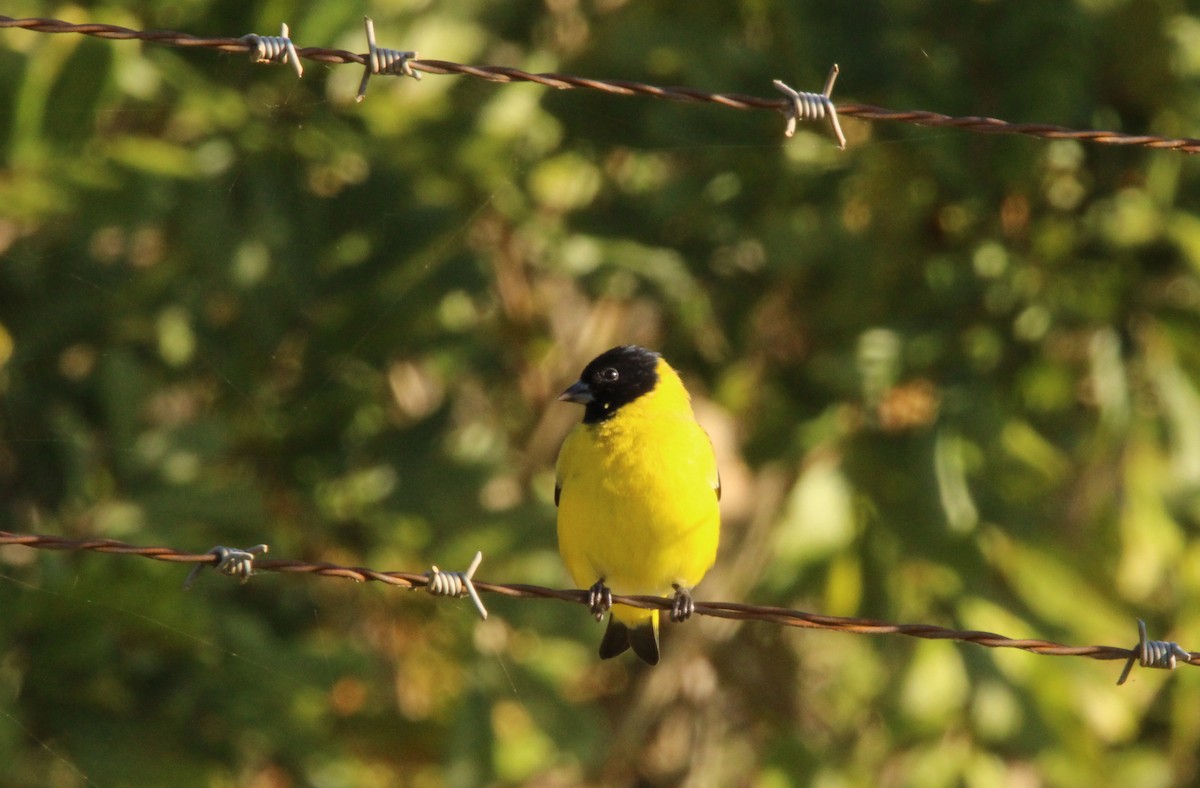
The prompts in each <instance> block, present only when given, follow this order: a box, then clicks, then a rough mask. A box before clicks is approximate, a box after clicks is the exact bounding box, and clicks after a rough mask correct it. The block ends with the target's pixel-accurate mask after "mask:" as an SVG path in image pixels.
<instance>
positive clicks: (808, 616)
mask: <svg viewBox="0 0 1200 788" xmlns="http://www.w3.org/2000/svg"><path fill="white" fill-rule="evenodd" d="M5 545H21V546H24V547H30V548H34V549H38V550H73V551H80V550H81V551H91V552H97V553H114V554H117V555H134V556H140V557H142V558H149V559H152V560H155V561H168V562H171V563H179V564H197V565H201V566H202V565H204V564H212V565H217V564H219V563H220V562H221V561H222V560H223V558H222V554H221V553H220V552H218V548H214V549H213V550H210V551H208V552H206V553H189V552H186V551H181V550H175V549H173V548H170V547H148V546H140V545H134V544H129V543H127V542H121V541H117V540H115V539H71V538H68V537H64V536H49V535H45V534H19V533H12V532H10V531H0V547H3V546H5ZM259 548H261V549H259ZM253 549H254V550H258V552H259V554H261V553H265V552H266V546H265V545H258V546H257V547H256V548H253ZM225 550H228V548H225ZM234 552H246V551H234ZM479 560H481V556H479V555H477V556H476V559H475V561H474V562H473V564H472V568H471V569H469V570H468V571H467V572H466V573H443V572H440V571H439V570H437V569H436V567H435V568H434V571H433V572H427V573H415V572H382V571H379V570H377V569H369V568H367V567H362V566H341V565H338V564H329V563H321V562H307V561H296V560H291V559H279V558H273V559H258V558H255V560H254V566H253V572H254V573H255V574H257V573H259V572H282V573H286V574H310V575H318V576H320V577H337V578H341V579H343V580H353V581H355V582H359V583H365V582H372V581H375V582H380V583H385V584H387V585H390V586H397V587H400V588H409V589H418V588H427V587H430V586H431V585H432V584H435V583H439V582H444V581H439V580H438V579H437V578H438V577H439V575H454V574H458V575H470V574H473V573H474V568H475V567H477V566H478V565H479V563H478V562H479ZM246 572H247V573H248V572H249V569H247V570H246ZM239 574H240V573H239ZM468 579H469V578H468ZM468 586H469V587H470V588H473V589H474V590H476V591H482V592H486V593H491V594H499V595H501V596H507V597H511V598H515V599H557V600H561V601H563V602H573V603H576V604H581V605H585V606H586V605H587V604H588V603H589V599H588V592H587V591H585V590H574V589H555V588H546V587H544V586H536V585H526V584H523V583H487V582H484V581H482V580H473V581H472V582H470V583H468ZM452 595H459V596H461V595H462V594H461V591H460V590H458V589H455V590H453V592H452ZM472 598H473V600H474V601H475V603H476V605H477V606H478V607H479V608H482V607H483V605H482V603H481V602H479V599H478V596H477V595H474V594H473V595H472ZM612 601H613V602H614V603H619V604H623V605H628V606H630V607H638V608H643V609H646V610H653V609H655V608H657V609H659V610H666V611H669V610H670V609H671V604H672V601H673V600H672V599H671V598H670V597H655V596H622V595H619V594H613V595H612ZM694 612H695V613H696V614H697V615H701V616H710V617H712V618H728V619H737V620H740V621H762V622H766V623H770V624H778V625H781V626H789V627H797V628H801V629H822V630H828V631H833V632H845V633H850V634H855V635H905V636H908V637H914V638H922V639H925V640H954V641H959V642H962V643H974V644H975V645H978V646H984V647H986V648H1013V649H1019V650H1021V651H1028V652H1030V653H1033V654H1041V655H1044V656H1055V657H1087V658H1089V659H1097V660H1125V661H1126V666H1125V671H1124V672H1123V673H1122V675H1121V679H1120V681H1119V682H1118V683H1123V682H1124V681H1125V680H1126V678H1127V677H1128V674H1129V670H1130V669H1131V668H1132V666H1133V664H1134V662H1137V663H1138V664H1140V665H1142V666H1143V667H1152V668H1164V669H1169V670H1173V669H1174V668H1175V666H1176V665H1200V652H1188V651H1186V650H1184V649H1183V648H1181V647H1180V646H1179V645H1178V644H1176V643H1172V642H1170V641H1148V640H1146V630H1145V624H1143V623H1142V622H1140V621H1139V622H1138V624H1139V634H1140V638H1139V642H1138V644H1137V645H1135V646H1134V647H1133V648H1121V647H1119V646H1067V645H1063V644H1062V643H1055V642H1054V641H1050V640H1041V639H1037V638H1011V637H1007V636H1005V635H998V634H996V633H995V632H983V631H980V630H958V629H951V628H949V627H943V626H938V625H936V624H895V623H891V622H888V621H880V620H878V619H870V618H851V617H845V616H826V615H820V614H818V613H809V612H806V611H803V610H792V609H789V608H783V607H774V606H770V605H748V604H741V603H736V602H696V603H695V611H694ZM485 617H486V616H485Z"/></svg>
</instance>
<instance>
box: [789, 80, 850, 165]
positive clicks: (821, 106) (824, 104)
mask: <svg viewBox="0 0 1200 788" xmlns="http://www.w3.org/2000/svg"><path fill="white" fill-rule="evenodd" d="M838 71H839V69H838V64H837V63H834V64H833V68H831V69H829V76H828V77H826V78H825V89H824V90H822V91H821V92H820V93H805V92H803V91H798V90H794V89H792V88H791V87H790V86H788V85H787V84H786V83H785V82H784V81H783V80H781V79H777V80H775V81H774V82H773V83H772V84H773V85H775V88H776V89H777V90H779V92H780V93H783V94H784V95H785V96H787V97H788V99H790V102H789V103H788V105H787V106H786V108H785V109H784V110H783V114H784V117H786V118H787V128H786V129H784V132H783V133H784V135H785V136H788V137H790V136H792V135H793V134H795V133H796V123H797V122H798V121H801V120H820V119H821V118H824V117H828V118H829V125H830V126H831V127H832V128H833V136H834V137H835V138H836V139H837V143H838V148H839V149H840V150H845V149H846V135H845V134H843V133H842V124H841V122H840V121H839V120H838V111H837V107H835V106H834V104H833V101H832V99H830V98H829V96H830V94H831V93H833V83H834V82H836V81H837V76H838Z"/></svg>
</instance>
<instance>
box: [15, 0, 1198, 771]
mask: <svg viewBox="0 0 1200 788" xmlns="http://www.w3.org/2000/svg"><path fill="white" fill-rule="evenodd" d="M5 13H7V14H9V15H12V16H46V17H57V18H65V19H68V20H71V21H89V22H107V23H114V24H122V25H127V26H130V27H134V28H140V29H150V28H158V29H176V30H182V31H186V32H190V33H194V34H200V35H215V36H237V35H241V34H243V33H246V32H249V31H252V30H253V31H257V32H259V33H264V34H270V33H274V32H275V31H276V30H277V29H278V26H279V23H280V22H281V21H287V22H288V23H289V24H290V25H291V27H292V31H293V36H294V37H295V39H296V40H297V42H298V44H303V45H315V46H333V47H341V48H345V49H350V50H353V51H361V50H362V49H364V47H365V45H364V43H363V35H362V28H361V26H362V19H361V18H362V16H363V14H370V15H371V16H372V17H373V18H374V19H375V24H376V29H377V31H378V35H379V40H380V43H381V44H382V45H384V46H394V47H397V48H404V49H417V50H419V51H420V52H421V54H422V55H425V56H426V57H430V58H437V59H446V60H458V61H463V62H473V63H493V64H499V65H511V66H516V67H520V68H525V69H529V70H534V71H545V70H561V71H566V72H571V73H577V74H581V75H585V76H593V77H612V78H629V79H639V80H644V81H650V82H655V83H658V84H685V85H690V86H695V87H699V88H704V89H709V90H720V91H740V92H748V93H755V94H758V95H772V94H773V91H772V90H771V89H770V81H771V79H773V78H777V77H778V78H783V79H785V80H786V81H788V82H789V83H790V84H793V85H795V86H797V87H799V88H801V89H810V90H813V89H818V88H819V86H820V85H821V84H822V82H823V78H824V75H825V72H826V70H827V69H828V67H829V65H830V64H831V63H832V62H834V61H837V62H838V63H840V65H841V68H842V76H841V78H840V80H839V83H838V86H837V93H836V94H835V97H838V96H840V97H841V99H842V100H847V101H849V100H854V101H862V102H867V103H873V104H880V105H883V106H888V107H893V108H897V109H909V108H918V109H929V110H936V111H943V112H948V113H954V114H971V115H995V116H998V117H1003V118H1006V119H1008V120H1013V121H1031V122H1045V123H1057V124H1064V125H1069V126H1073V127H1077V128H1087V127H1102V128H1118V129H1122V130H1126V131H1130V132H1135V133H1141V132H1154V133H1160V134H1165V135H1192V136H1200V81H1198V79H1200V55H1197V52H1200V14H1197V13H1196V12H1195V10H1194V9H1191V8H1190V7H1188V6H1186V5H1185V4H1181V3H1177V2H1171V1H1170V0H1107V1H1101V0H1075V1H1074V2H1069V1H1066V0H1064V1H1063V2H1052V3H1033V2H1023V3H1021V2H1017V3H996V2H982V1H980V2H964V3H956V4H953V5H952V6H946V5H945V4H940V3H931V2H921V0H885V2H879V3H790V2H772V1H771V0H739V2H731V3H717V2H713V3H706V4H691V5H689V6H687V8H686V12H685V11H684V10H683V7H682V6H680V5H679V4H676V3H666V2H640V3H629V2H625V1H624V0H596V2H587V3H583V2H579V0H547V2H545V3H533V2H524V1H519V2H504V3H485V2H467V3H449V4H433V3H429V2H422V1H421V0H412V1H410V2H399V1H396V2H377V3H370V4H363V3H356V2H344V3H343V2H323V3H307V2H276V3H266V4H231V3H215V2H203V0H196V1H194V2H187V3H170V4H167V3H164V4H157V3H138V2H128V3H122V2H112V3H105V4H86V5H85V6H78V5H68V4H56V3H32V2H17V3H15V4H10V7H9V8H8V9H6V11H5ZM360 75H361V72H360V70H359V69H357V68H355V67H351V66H340V67H333V66H322V65H318V64H315V63H308V64H306V71H305V75H304V78H303V80H300V81H297V80H296V79H295V77H294V75H293V74H292V73H291V71H290V69H287V68H279V67H264V66H252V65H250V64H248V63H246V62H245V60H244V59H243V58H241V57H234V56H228V55H219V54H215V53H213V52H205V51H190V50H181V49H171V48H166V47H158V46H153V45H142V44H138V43H134V42H109V41H99V40H94V39H87V38H84V37H80V36H72V35H46V34H38V33H33V32H26V31H19V30H10V31H3V32H0V258H2V259H0V527H3V528H5V529H8V530H16V531H34V532H48V533H59V534H67V535H95V536H101V537H112V538H119V539H125V540H129V541H133V542H137V543H145V544H152V543H158V544H167V545H171V546H173V547H177V548H180V549H190V550H195V551H202V550H205V549H207V548H208V547H210V546H212V545H213V544H218V543H220V544H233V545H239V546H247V545H250V544H254V543H257V542H268V543H270V545H271V547H272V551H273V552H272V554H273V555H281V556H284V557H296V558H305V559H316V560H326V561H336V562H348V563H355V564H364V565H369V566H374V567H378V568H382V569H404V570H409V571H419V570H421V569H422V568H424V567H428V566H429V565H430V564H432V563H435V562H436V563H437V564H438V565H440V566H442V567H459V566H464V565H465V564H466V563H467V561H468V560H469V558H470V556H471V555H472V554H473V553H474V551H475V550H477V549H480V550H483V551H484V554H485V556H486V561H485V563H484V565H483V569H482V570H481V572H480V576H481V577H486V578H488V579H492V580H501V581H509V582H526V583H538V584H545V585H552V586H565V585H566V584H567V579H566V574H565V571H564V570H563V569H562V567H561V565H560V564H559V561H558V557H557V554H556V549H555V544H554V529H553V523H554V509H553V502H552V492H551V491H552V466H553V460H554V456H555V453H556V451H557V448H558V444H559V441H560V440H561V438H562V436H563V434H564V433H565V431H566V430H567V429H568V427H569V425H570V424H571V423H572V421H573V420H575V419H577V418H578V417H579V414H578V412H576V411H574V410H573V409H571V408H570V407H568V406H565V405H562V404H559V403H557V402H555V399H554V397H555V395H556V394H557V392H558V391H559V390H561V388H562V387H563V386H565V385H566V384H567V383H569V382H570V381H571V380H573V379H574V375H575V374H576V373H577V371H578V369H579V368H581V367H582V365H583V364H584V363H585V362H586V361H587V360H588V359H589V358H590V357H591V356H592V355H593V354H594V353H595V352H597V351H599V350H602V349H604V348H606V347H608V346H611V345H614V344H617V343H620V342H640V343H643V344H647V345H650V346H653V347H656V348H659V349H661V350H662V351H664V353H665V354H666V355H667V357H668V358H670V359H671V360H672V362H673V363H674V364H675V366H676V367H678V368H679V369H681V370H683V371H684V372H685V375H686V377H687V380H688V382H689V385H690V386H691V388H692V390H693V392H694V393H695V396H696V401H697V407H698V410H699V413H700V415H701V419H702V421H704V423H705V424H706V425H707V426H708V427H709V428H710V431H711V432H712V434H713V438H714V441H715V443H716V445H717V448H718V454H719V456H720V461H721V465H722V472H723V476H724V481H725V500H724V502H723V503H724V505H725V507H726V508H725V513H724V520H725V525H724V529H723V545H722V553H721V558H720V560H719V563H718V566H717V568H716V569H715V570H714V571H713V572H712V573H711V574H710V576H709V578H708V579H707V580H706V581H705V582H704V584H703V585H702V586H701V587H700V589H699V591H698V593H697V596H698V598H701V599H725V600H733V601H747V602H755V603H763V604H777V605H786V606H791V607H800V608H804V609H810V610H816V611H820V612H827V613H832V614H841V615H862V616H871V617H879V618H884V619H890V620H897V621H911V622H917V621H923V622H933V623H940V624H944V625H949V626H955V627H961V628H977V629H988V630H992V631H996V632H1001V633H1004V634H1007V635H1010V636H1015V637H1023V636H1029V637H1049V638H1054V639H1058V640H1061V641H1063V642H1067V643H1073V644H1091V643H1109V644H1116V645H1128V644H1129V643H1130V642H1132V640H1133V639H1134V637H1135V634H1134V633H1135V626H1134V621H1135V619H1136V618H1138V617H1142V618H1145V619H1146V620H1147V621H1148V622H1149V625H1150V631H1151V633H1152V636H1158V637H1170V638H1172V639H1175V640H1178V641H1179V642H1181V643H1182V644H1183V645H1184V646H1185V647H1187V646H1188V645H1189V644H1192V646H1193V647H1196V644H1200V539H1198V538H1197V530H1198V527H1200V389H1198V386H1200V278H1198V273H1200V218H1198V216H1197V213H1196V210H1197V206H1198V205H1200V203H1198V199H1200V175H1197V171H1196V168H1195V164H1194V162H1193V161H1192V160H1190V159H1188V158H1186V157H1185V156H1183V155H1180V154H1177V153H1171V152H1153V151H1146V150H1136V149H1123V148H1107V147H1101V146H1083V145H1079V144H1076V143H1071V142H1046V141H1039V140H1032V139H1025V138H1010V137H996V136H979V135H971V134H968V133H965V132H961V131H955V130H946V129H921V128H913V127H905V126H898V125H889V124H882V123H881V124H875V125H869V124H865V123H861V122H857V121H854V120H849V119H847V120H845V121H843V123H844V125H845V127H846V131H847V134H848V136H849V137H850V147H849V149H848V150H847V151H845V152H838V151H836V150H835V149H834V148H833V146H832V144H831V143H830V141H829V139H828V137H827V136H826V135H825V133H824V129H823V128H821V127H817V126H814V127H811V128H804V129H803V130H802V131H801V133H799V134H798V135H797V136H796V137H795V138H793V139H791V140H785V139H783V137H782V129H783V120H782V118H781V117H773V116H771V115H769V114H767V113H761V112H756V113H741V112H736V111H732V110H726V109H722V108H719V107H711V106H694V105H685V104H674V103H670V102H662V101H653V100H650V99H645V98H620V97H614V96H608V95H601V94H597V93H590V92H586V91H549V90H546V89H544V88H541V87H537V86H533V85H511V86H503V85H495V84H490V83H486V82H481V81H476V80H471V79H469V78H465V77H437V76H427V77H426V78H425V79H424V80H423V81H421V82H420V83H419V84H418V83H416V82H414V81H412V80H400V79H393V78H382V77H380V78H375V79H373V80H372V82H371V86H370V92H369V94H368V97H367V100H366V101H365V102H363V103H362V104H356V103H355V102H354V101H353V95H354V91H355V89H356V85H357V82H358V79H359V78H360ZM183 575H184V572H183V570H182V569H181V568H179V567H172V566H162V565H157V564H154V563H152V562H149V561H142V560H138V559H132V558H121V557H115V556H99V555H93V554H65V553H43V552H35V551H32V550H28V549H25V548H18V547H10V548H5V549H0V784H3V785H5V786H9V785H11V786H37V785H87V784H96V785H104V786H117V785H130V786H132V785H167V784H178V785H253V786H286V785H316V786H341V785H389V784H390V785H416V786H426V785H430V786H432V785H464V786H465V785H478V784H498V785H511V784H525V783H529V784H537V785H567V784H577V783H581V782H583V783H594V784H600V783H606V784H623V783H630V782H634V781H639V780H640V781H642V782H643V783H644V784H676V783H684V784H688V785H729V784H752V785H762V786H785V785H808V784H813V785H822V786H837V785H921V786H937V785H972V786H1000V785H1041V784H1045V785H1086V784H1093V785H1095V784H1118V783H1124V784H1130V785H1138V786H1156V785H1162V786H1165V785H1171V784H1187V783H1193V782H1195V781H1196V780H1197V779H1200V777H1198V765H1200V764H1198V761H1197V757H1198V756H1197V753H1198V752H1200V715H1197V714H1196V713H1195V710H1196V709H1197V708H1198V707H1200V672H1196V671H1194V670H1192V669H1184V670H1181V671H1179V673H1178V674H1175V675H1166V674H1159V673H1150V672H1146V671H1141V672H1135V673H1134V676H1133V680H1132V681H1131V683H1129V684H1128V685H1126V686H1124V687H1120V688H1118V687H1115V686H1114V680H1115V678H1116V676H1117V674H1118V672H1119V666H1118V665H1115V664H1112V663H1095V662H1090V661H1085V660H1078V659H1056V658H1049V657H1038V656H1034V655H1030V654H1025V653H1020V652H1008V651H1002V652H993V651H988V650H984V649H980V648H976V647H973V646H963V645H958V644H951V643H944V642H910V641H906V640H904V639H900V638H896V637H880V638H865V637H856V636H851V635H839V634H832V633H824V632H803V631H792V630H781V629H779V628H777V627H772V626H768V625H765V624H738V623H733V622H727V621H717V620H709V619H700V620H698V621H694V622H692V623H689V624H687V625H686V626H683V627H669V628H668V630H667V632H666V633H665V644H664V649H665V654H666V659H665V663H664V664H663V665H661V666H659V667H658V668H657V669H645V668H643V667H642V666H640V665H639V664H636V663H635V662H633V661H631V660H615V661H612V662H606V663H601V662H599V661H598V660H597V659H596V657H595V646H596V643H597V642H598V639H599V634H600V632H599V629H598V628H597V627H596V626H595V625H594V624H593V622H592V621H591V620H590V618H589V617H588V616H587V614H586V611H584V610H583V609H582V608H579V607H576V606H569V605H562V604H557V603H550V602H536V601H519V600H507V599H497V598H489V599H488V600H487V602H488V604H489V606H490V608H491V611H492V618H491V619H490V620H489V621H488V622H486V623H482V622H478V621H476V620H475V619H474V618H473V617H472V613H471V611H470V609H469V607H468V606H467V605H466V604H465V603H457V604H456V603H450V602H445V601H442V602H434V601H432V600H430V599H428V598H427V597H426V596H425V595H410V594H407V593H404V592H398V591H396V590H393V589H387V588H378V587H372V586H356V585H353V584H350V583H345V582H340V581H335V580H320V579H315V578H300V577H288V576H279V575H264V576H261V577H257V578H255V579H254V581H253V582H251V583H249V584H248V585H246V586H237V585H236V584H234V583H230V582H227V581H223V579H221V578H218V577H217V576H215V575H213V574H212V573H206V574H205V575H204V576H203V577H202V580H201V582H200V583H198V584H197V586H196V587H194V588H193V589H192V590H191V591H190V592H188V593H183V592H181V591H180V590H179V585H180V582H181V581H182V578H183Z"/></svg>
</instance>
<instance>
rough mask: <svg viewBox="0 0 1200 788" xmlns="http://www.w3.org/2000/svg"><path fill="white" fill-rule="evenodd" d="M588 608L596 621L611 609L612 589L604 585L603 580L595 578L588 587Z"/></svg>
mask: <svg viewBox="0 0 1200 788" xmlns="http://www.w3.org/2000/svg"><path fill="white" fill-rule="evenodd" d="M588 608H589V609H590V610H591V611H592V616H593V617H594V618H595V619H596V620H597V621H599V620H600V619H602V618H604V614H605V613H607V612H608V611H609V610H611V609H612V589H610V588H609V587H608V586H606V585H604V580H597V581H596V583H595V585H593V586H592V587H591V588H589V589H588Z"/></svg>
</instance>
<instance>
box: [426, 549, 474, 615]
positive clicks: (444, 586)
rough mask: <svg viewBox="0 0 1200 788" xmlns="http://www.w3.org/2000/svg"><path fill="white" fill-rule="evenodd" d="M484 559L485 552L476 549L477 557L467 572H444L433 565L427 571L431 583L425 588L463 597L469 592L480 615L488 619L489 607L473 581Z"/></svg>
mask: <svg viewBox="0 0 1200 788" xmlns="http://www.w3.org/2000/svg"><path fill="white" fill-rule="evenodd" d="M482 561H483V553H482V552H480V551H476V552H475V558H474V559H473V560H472V561H471V565H470V566H468V567H467V571H465V572H443V571H442V570H440V569H438V568H437V567H436V566H435V567H433V569H431V570H430V571H428V572H426V573H425V576H426V577H428V578H429V584H428V585H426V586H425V590H426V591H428V592H429V593H431V594H433V595H434V596H453V597H460V598H461V597H464V596H467V595H468V594H469V595H470V596H471V601H472V602H474V603H475V609H476V610H478V611H479V617H480V618H482V619H483V620H484V621H487V617H488V612H487V608H486V607H484V606H483V600H482V599H480V598H479V592H478V591H476V590H475V584H474V583H472V582H471V577H472V576H474V574H475V570H476V569H478V568H479V564H480V563H481V562H482Z"/></svg>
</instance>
